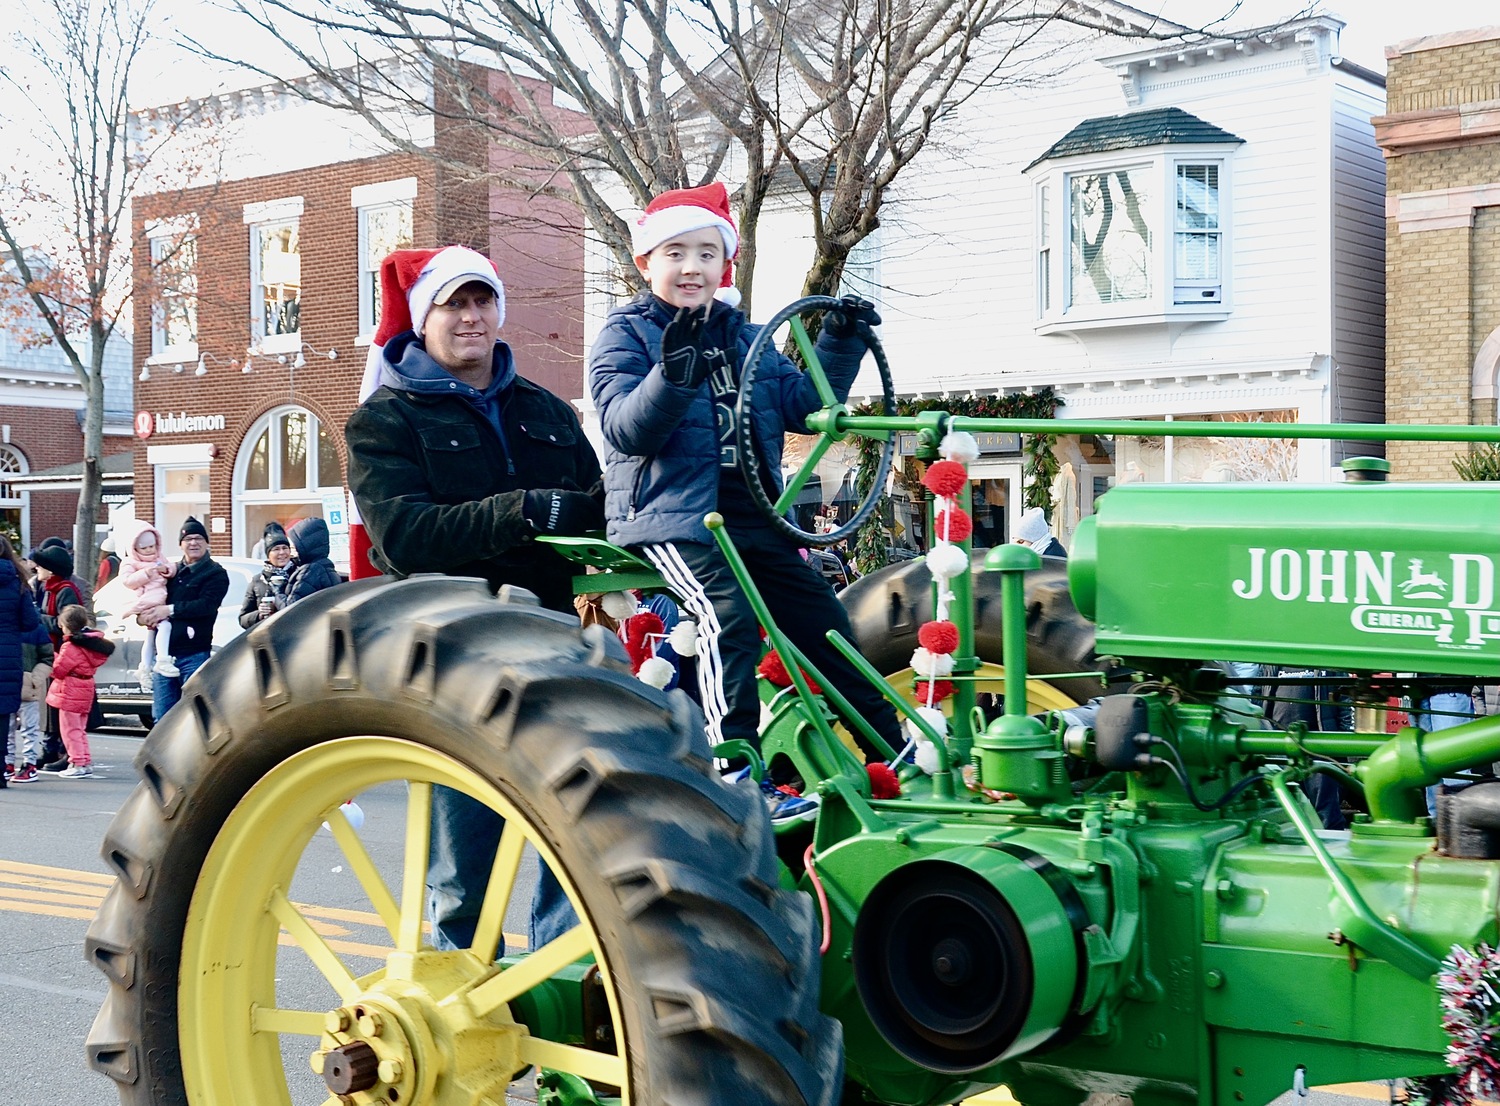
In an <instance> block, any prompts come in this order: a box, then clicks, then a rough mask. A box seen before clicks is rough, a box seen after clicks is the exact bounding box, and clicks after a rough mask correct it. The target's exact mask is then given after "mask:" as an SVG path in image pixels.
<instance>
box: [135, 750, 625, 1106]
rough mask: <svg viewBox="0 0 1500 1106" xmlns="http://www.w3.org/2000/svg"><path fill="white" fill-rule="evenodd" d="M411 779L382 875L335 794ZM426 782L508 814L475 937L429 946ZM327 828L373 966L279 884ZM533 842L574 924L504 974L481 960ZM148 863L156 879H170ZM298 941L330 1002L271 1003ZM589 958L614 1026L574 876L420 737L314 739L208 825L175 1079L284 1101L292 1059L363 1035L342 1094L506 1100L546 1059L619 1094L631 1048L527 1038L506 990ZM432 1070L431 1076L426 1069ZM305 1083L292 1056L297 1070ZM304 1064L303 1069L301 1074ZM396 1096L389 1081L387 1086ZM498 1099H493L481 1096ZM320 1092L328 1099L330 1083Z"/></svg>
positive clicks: (415, 1103)
mask: <svg viewBox="0 0 1500 1106" xmlns="http://www.w3.org/2000/svg"><path fill="white" fill-rule="evenodd" d="M396 781H400V782H404V783H405V784H406V786H407V795H408V798H407V807H406V824H405V835H404V854H403V862H402V871H401V874H400V878H399V881H397V880H392V881H391V882H392V883H397V882H398V883H399V885H397V886H391V885H389V884H388V883H387V881H386V880H385V878H384V877H383V875H382V873H381V872H380V871H379V869H378V868H377V865H376V863H375V862H374V860H373V859H372V858H371V855H370V853H369V852H368V851H367V850H366V848H365V846H364V844H363V842H362V840H361V838H360V836H359V834H358V832H357V831H356V830H355V829H354V828H353V827H352V826H351V825H350V823H349V821H348V820H347V819H346V818H345V816H344V813H343V811H342V810H341V809H340V805H341V804H342V803H343V802H344V801H345V800H347V799H349V798H350V797H351V796H354V795H358V794H360V793H362V792H364V791H366V790H368V789H369V788H372V787H376V786H379V785H381V784H389V783H392V782H396ZM435 785H441V786H445V787H450V788H453V789H455V790H458V791H462V792H464V793H466V794H468V795H470V796H472V797H473V798H475V799H478V800H479V801H480V802H482V803H484V804H485V805H486V806H488V807H490V808H491V809H493V810H494V811H495V812H496V813H498V814H500V815H501V816H502V817H503V818H504V819H505V829H504V831H503V834H502V837H501V841H500V847H499V849H498V850H497V853H496V860H495V864H494V868H493V871H492V874H491V878H490V883H489V887H488V889H487V892H486V896H485V901H484V907H483V909H482V911H481V914H480V918H479V922H478V927H477V931H476V936H475V940H474V945H473V947H472V948H471V949H468V950H460V951H457V952H437V951H435V950H434V949H432V947H431V946H430V944H428V943H427V941H426V940H425V926H424V907H425V902H426V872H427V863H428V838H429V818H430V809H431V795H432V788H433V786H435ZM324 824H326V825H327V827H328V828H329V830H330V831H331V833H332V835H333V838H334V840H335V841H336V842H337V844H338V846H339V848H340V850H341V852H342V853H343V857H344V864H345V865H346V866H347V867H348V868H349V869H350V870H351V871H352V873H353V874H354V876H355V877H356V878H357V879H358V880H359V882H360V884H361V886H362V887H363V889H364V891H365V894H366V896H367V897H368V898H369V900H370V903H371V905H372V907H373V909H374V912H375V913H376V914H377V915H378V916H379V917H380V920H381V922H382V923H383V926H384V929H385V931H386V934H387V935H388V938H389V947H388V948H386V947H384V946H381V947H380V948H379V950H372V949H371V947H370V946H369V945H362V946H361V954H362V955H364V956H366V957H368V956H370V955H372V952H375V953H376V954H379V953H383V955H384V964H383V966H381V967H379V968H377V969H376V970H375V971H371V972H365V973H363V974H361V975H356V974H354V972H353V971H352V970H351V969H350V967H349V965H347V964H346V963H345V961H344V958H343V956H344V954H341V952H340V951H338V950H336V949H335V947H334V945H336V944H337V942H336V941H335V942H330V941H329V940H328V939H326V938H325V937H324V936H323V935H322V934H320V932H319V929H320V928H326V927H320V925H319V923H317V922H316V921H314V920H310V919H309V917H308V916H307V914H306V913H305V912H304V907H303V905H302V904H299V903H297V902H295V901H293V900H292V898H291V897H290V888H291V883H292V879H293V876H294V874H295V873H296V871H297V867H298V862H299V860H300V859H301V858H302V856H303V854H304V852H306V850H307V847H308V844H309V842H310V841H311V840H312V838H313V836H314V834H315V833H317V832H318V830H319V828H320V827H321V826H323V825H324ZM526 844H530V845H532V846H533V847H534V848H535V849H536V850H537V852H538V853H539V854H540V855H541V856H542V858H543V859H544V860H545V861H546V862H547V863H548V865H549V866H550V867H551V869H552V871H553V873H554V874H555V875H556V876H557V877H558V880H559V882H560V883H561V885H562V887H563V890H564V892H565V893H566V894H567V896H568V898H569V900H570V901H571V902H572V904H573V908H574V910H575V912H576V913H577V914H578V917H579V918H580V919H581V921H580V923H579V924H578V925H577V926H575V927H574V928H573V929H571V930H569V931H568V932H567V933H565V934H563V935H562V936H560V937H558V938H557V939H556V940H553V941H551V942H549V943H548V944H547V945H546V946H544V947H543V948H541V949H538V950H534V951H533V952H532V953H531V954H530V955H529V956H527V957H526V958H525V960H524V961H523V962H522V963H521V964H519V965H517V966H515V967H512V968H510V969H508V970H503V971H502V970H500V968H499V965H496V964H494V963H493V960H494V954H493V951H491V952H490V954H489V955H488V956H485V955H481V953H480V951H479V950H483V949H486V948H488V949H490V950H494V949H495V948H496V947H497V946H498V944H499V942H500V941H501V940H502V939H503V935H502V924H503V922H504V919H505V913H506V906H507V904H508V903H509V901H510V899H511V896H512V892H513V890H514V884H515V879H516V873H517V871H518V869H519V867H520V863H521V857H522V850H523V847H524V846H525V845H526ZM172 875H173V874H172V873H171V872H159V873H157V878H159V879H160V878H172ZM289 945H290V946H293V947H295V948H297V949H299V950H300V951H301V952H302V953H304V954H305V955H306V957H307V959H308V960H309V961H310V962H311V963H312V965H313V966H314V967H315V969H316V971H317V972H318V974H319V975H321V976H322V978H323V979H324V980H325V981H326V982H327V984H328V986H329V992H328V994H329V996H330V998H329V1001H328V1003H327V1004H326V1005H322V1006H317V1005H315V1004H308V1005H309V1006H311V1007H312V1008H302V1007H300V1006H298V1007H296V1008H293V1007H292V1006H289V1005H280V1004H279V1003H278V994H277V967H278V964H277V960H278V952H277V950H278V947H284V946H289ZM589 956H592V958H593V959H594V961H595V963H596V964H597V966H598V969H599V971H600V973H601V975H602V977H603V983H604V987H603V991H604V993H605V995H606V996H607V997H608V1003H609V1012H610V1016H611V1017H612V1019H613V1021H614V1024H615V1026H617V1027H618V1026H620V1025H621V1024H622V1023H621V1020H620V1011H619V1008H618V999H617V996H616V993H615V986H614V981H613V977H612V975H611V972H610V966H609V963H608V961H607V959H606V957H605V955H604V949H603V948H602V947H601V944H600V941H599V939H598V936H597V934H596V933H595V932H594V930H593V928H592V927H591V926H590V925H589V922H588V915H587V913H586V912H585V910H584V909H583V907H582V904H581V901H580V899H579V896H578V893H577V890H576V888H575V887H574V886H573V885H572V883H571V881H570V880H569V878H568V876H567V873H566V872H565V871H564V869H563V868H562V867H561V866H560V865H559V864H558V863H557V858H556V856H555V855H554V854H553V852H552V850H551V848H550V847H549V846H548V845H547V843H546V842H545V841H544V840H543V839H542V838H541V837H540V836H539V835H538V834H537V833H536V831H535V830H534V828H533V827H531V826H530V825H529V824H528V823H527V822H526V821H525V819H524V818H523V817H521V815H520V814H519V812H518V811H517V809H516V808H515V807H514V806H513V805H512V804H511V803H510V802H509V801H508V800H507V799H506V798H505V797H504V796H503V795H502V794H501V793H500V792H499V791H498V790H497V789H496V788H495V787H494V786H493V785H492V784H490V783H489V782H488V781H486V780H485V779H484V778H483V777H482V776H480V775H478V774H477V773H475V772H474V771H473V770H472V769H470V768H468V767H466V766H465V765H463V764H461V763H460V762H458V761H456V760H454V759H453V758H451V757H449V756H446V755H444V754H443V753H440V752H438V751H436V750H433V749H430V748H428V747H426V746H423V745H419V744H416V743H414V742H410V741H404V740H400V739H396V738H388V737H349V738H341V739H339V740H336V741H330V742H326V743H323V744H319V745H315V746H313V747H312V748H309V749H305V750H303V751H302V752H300V753H297V754H296V755H294V756H292V757H289V758H288V759H286V760H284V761H282V762H281V763H279V764H277V765H276V766H275V767H274V768H273V769H272V770H271V771H269V772H268V773H267V774H266V775H265V776H263V777H262V778H261V779H260V780H258V781H257V782H256V783H255V785H254V786H253V787H252V788H251V789H250V790H249V791H248V792H247V793H246V795H245V796H244V798H243V799H242V800H240V802H239V803H238V805H237V806H236V807H235V808H234V810H233V811H232V812H231V814H230V816H229V817H228V819H227V820H226V821H225V823H224V826H223V829H222V830H221V831H220V832H219V834H218V835H217V836H216V837H215V839H214V842H213V845H212V846H211V847H210V849H209V852H208V856H207V858H206V859H205V861H204V864H203V868H202V871H201V873H200V874H199V876H198V880H197V885H196V887H195V889H194V892H193V898H192V903H191V906H190V907H189V911H188V918H187V923H186V925H185V926H184V929H183V948H182V960H181V975H180V980H179V985H178V1007H179V1014H180V1018H179V1024H180V1044H181V1049H182V1063H183V1076H184V1081H185V1085H186V1088H187V1092H188V1099H189V1101H191V1102H193V1103H195V1104H197V1103H204V1104H210V1103H211V1104H213V1106H268V1104H272V1103H275V1104H278V1106H279V1104H283V1103H289V1102H290V1101H291V1098H290V1097H289V1091H288V1085H289V1084H288V1074H289V1069H290V1061H287V1062H286V1063H284V1061H283V1056H284V1052H283V1049H284V1046H286V1045H287V1043H288V1041H289V1040H290V1041H291V1042H292V1043H291V1047H289V1048H287V1049H286V1054H287V1055H296V1056H300V1057H301V1061H300V1062H301V1063H302V1064H303V1065H307V1064H310V1065H311V1068H312V1071H313V1072H319V1071H320V1059H319V1056H320V1054H321V1055H323V1056H324V1057H325V1061H326V1056H327V1054H328V1050H329V1049H330V1048H333V1047H337V1046H339V1045H341V1044H347V1043H348V1042H350V1041H351V1040H358V1041H360V1042H361V1043H362V1044H364V1045H367V1046H370V1047H371V1049H372V1051H373V1053H374V1058H375V1060H376V1061H377V1062H378V1064H379V1069H378V1071H379V1074H378V1076H377V1083H376V1085H375V1086H374V1087H373V1088H371V1089H369V1090H361V1091H358V1092H356V1093H354V1094H352V1095H349V1096H347V1097H348V1099H349V1100H350V1101H352V1102H353V1103H355V1104H356V1106H363V1104H366V1103H368V1104H372V1106H373V1104H374V1103H376V1102H382V1103H391V1102H396V1103H399V1104H400V1106H433V1104H447V1103H459V1102H470V1103H471V1102H475V1101H492V1100H498V1101H504V1100H505V1095H504V1087H505V1085H506V1084H507V1083H508V1082H509V1080H510V1078H511V1077H512V1076H513V1075H515V1074H516V1073H517V1072H519V1071H521V1070H524V1069H525V1068H526V1067H528V1066H531V1065H534V1066H536V1067H537V1068H539V1069H540V1068H548V1069H551V1070H553V1071H557V1072H563V1073H567V1074H570V1075H574V1076H577V1077H579V1078H583V1079H589V1080H593V1081H595V1082H596V1083H601V1084H608V1085H612V1086H615V1087H619V1088H621V1093H622V1094H623V1095H624V1096H625V1097H624V1098H623V1099H622V1102H624V1103H628V1102H629V1087H628V1079H627V1063H626V1055H627V1047H626V1042H625V1041H624V1040H623V1039H619V1038H622V1037H623V1034H619V1033H617V1034H616V1036H617V1039H619V1040H618V1048H617V1051H615V1052H613V1053H611V1052H600V1051H594V1050H591V1049H584V1048H581V1047H577V1046H574V1045H568V1044H561V1043H557V1042H553V1041H546V1040H542V1039H539V1038H534V1037H531V1036H530V1035H529V1034H528V1032H527V1030H526V1028H525V1027H524V1026H521V1025H518V1024H517V1023H516V1022H515V1021H514V1020H513V1019H512V1018H511V1016H510V1012H509V1003H510V1002H511V1001H513V1000H514V999H515V998H516V997H518V996H519V995H521V994H524V993H525V992H526V991H527V990H529V989H530V988H533V987H535V986H537V985H538V984H539V983H541V982H542V981H544V980H546V979H548V978H549V977H551V976H552V975H554V974H556V973H557V972H558V971H560V970H562V969H564V968H566V967H568V966H569V965H571V964H573V963H575V962H576V961H578V960H580V959H582V958H584V957H589ZM440 1073H441V1078H440V1077H439V1076H440ZM298 1075H299V1077H300V1078H301V1080H302V1082H303V1083H306V1081H307V1079H308V1078H309V1073H308V1072H307V1069H306V1067H304V1068H303V1069H302V1071H301V1072H299V1073H298ZM312 1078H317V1077H316V1076H313V1077H312ZM392 1092H394V1094H392ZM497 1093H498V1095H499V1097H498V1099H494V1098H493V1097H490V1096H493V1095H495V1094H497ZM326 1101H328V1102H338V1101H340V1100H339V1099H338V1098H336V1097H335V1096H334V1095H333V1094H332V1093H331V1092H330V1093H329V1095H328V1098H327V1100H326Z"/></svg>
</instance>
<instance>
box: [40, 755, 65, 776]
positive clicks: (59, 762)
mask: <svg viewBox="0 0 1500 1106" xmlns="http://www.w3.org/2000/svg"><path fill="white" fill-rule="evenodd" d="M71 764H72V762H71V761H70V760H68V758H67V757H65V756H61V757H58V758H57V759H56V760H49V761H48V762H47V763H46V764H44V765H42V766H41V768H40V769H38V771H42V772H46V773H48V774H49V775H55V774H56V773H59V772H65V771H67V770H68V768H69V767H70V766H71Z"/></svg>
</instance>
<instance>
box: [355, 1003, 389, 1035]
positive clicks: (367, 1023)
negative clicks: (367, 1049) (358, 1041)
mask: <svg viewBox="0 0 1500 1106" xmlns="http://www.w3.org/2000/svg"><path fill="white" fill-rule="evenodd" d="M359 1031H360V1033H361V1034H363V1035H364V1036H366V1037H378V1036H380V1035H381V1034H382V1033H384V1032H385V1019H384V1018H382V1017H381V1016H380V1015H379V1014H378V1013H377V1012H376V1011H374V1010H366V1011H365V1012H364V1013H363V1014H361V1015H360V1016H359Z"/></svg>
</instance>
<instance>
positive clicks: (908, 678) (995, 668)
mask: <svg viewBox="0 0 1500 1106" xmlns="http://www.w3.org/2000/svg"><path fill="white" fill-rule="evenodd" d="M916 678H917V675H916V673H915V672H914V671H912V670H911V669H910V668H903V669H902V670H901V671H900V672H897V673H896V674H895V675H892V676H887V677H886V680H888V681H889V682H890V684H891V686H892V687H894V688H895V689H896V690H897V691H899V692H901V697H902V698H904V699H905V700H906V701H907V702H908V703H916V704H917V705H919V706H920V705H921V703H920V701H919V700H918V699H917V694H916V690H915V684H914V683H913V681H914V680H915V679H916ZM971 682H972V683H973V684H974V690H975V691H976V692H985V691H988V692H992V693H993V694H995V695H1004V694H1005V666H1004V665H1003V664H991V663H990V662H989V661H982V662H981V663H980V665H979V668H978V670H976V671H975V673H974V676H973V679H972V681H971ZM943 705H944V709H945V710H951V708H952V700H951V699H950V700H947V701H945V703H944V704H943ZM1077 705H1078V701H1077V700H1076V699H1074V698H1073V697H1072V696H1071V695H1066V694H1064V693H1063V692H1061V691H1059V690H1057V688H1055V687H1053V686H1052V685H1051V684H1049V683H1047V682H1046V681H1045V680H1027V681H1026V713H1027V714H1040V713H1041V712H1042V711H1044V710H1067V709H1068V708H1069V707H1076V706H1077Z"/></svg>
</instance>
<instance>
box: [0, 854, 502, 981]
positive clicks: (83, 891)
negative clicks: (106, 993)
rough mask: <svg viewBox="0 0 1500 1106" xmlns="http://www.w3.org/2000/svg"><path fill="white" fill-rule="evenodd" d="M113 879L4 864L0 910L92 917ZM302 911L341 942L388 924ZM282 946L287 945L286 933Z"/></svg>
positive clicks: (352, 944) (368, 948) (367, 950)
mask: <svg viewBox="0 0 1500 1106" xmlns="http://www.w3.org/2000/svg"><path fill="white" fill-rule="evenodd" d="M114 882H115V881H114V877H113V876H107V875H101V874H100V873H98V872H81V871H75V870H73V869H69V868H50V867H46V866H44V865H41V864H25V863H22V862H21V861H18V860H0V910H11V911H15V912H17V913H20V914H42V915H50V916H52V917H55V918H82V919H85V920H87V919H91V918H93V916H94V912H95V911H96V910H98V908H99V904H100V903H102V902H103V901H104V895H105V892H106V891H108V890H109V888H110V886H111V885H112V884H113V883H114ZM293 905H294V906H295V907H296V908H297V910H298V912H299V913H301V914H302V915H303V917H305V918H307V920H308V924H309V925H310V926H311V927H312V928H313V929H314V930H315V931H316V932H317V933H319V934H321V935H323V936H325V937H332V938H339V937H345V936H348V935H351V934H352V933H353V930H351V929H349V928H347V926H346V925H340V924H339V923H341V922H342V923H348V925H356V926H368V927H369V928H371V929H374V930H378V931H379V932H380V933H381V934H382V935H384V934H385V923H384V922H383V921H382V920H381V918H380V915H379V914H376V913H375V912H374V911H372V910H350V909H348V908H346V907H340V906H318V905H316V904H314V903H302V902H299V903H293ZM422 929H423V931H424V932H426V933H428V934H430V933H431V932H432V927H431V926H430V925H429V924H428V923H426V922H423V924H422ZM281 938H282V943H283V944H286V943H289V942H288V940H287V937H286V934H284V933H283V934H282V935H281ZM329 946H330V947H331V948H334V949H336V950H337V951H339V952H345V953H348V954H349V955H351V956H369V957H374V958H377V959H384V958H385V957H386V956H388V955H390V953H391V951H392V949H391V947H390V946H388V945H378V944H369V943H366V942H362V941H357V940H356V941H339V940H332V941H330V942H329ZM505 947H506V948H507V949H509V950H510V951H512V952H523V951H525V949H526V947H527V941H526V938H525V936H524V935H522V934H519V933H507V934H505Z"/></svg>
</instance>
